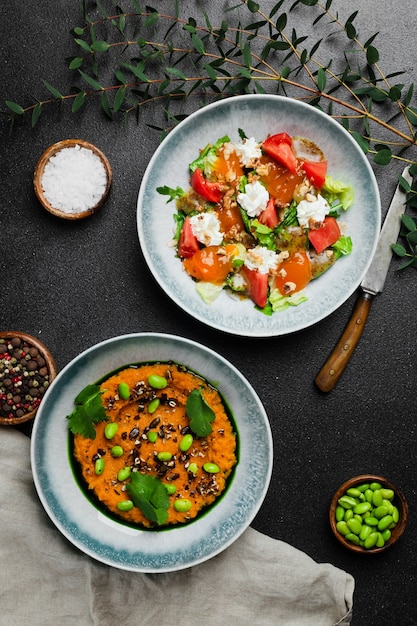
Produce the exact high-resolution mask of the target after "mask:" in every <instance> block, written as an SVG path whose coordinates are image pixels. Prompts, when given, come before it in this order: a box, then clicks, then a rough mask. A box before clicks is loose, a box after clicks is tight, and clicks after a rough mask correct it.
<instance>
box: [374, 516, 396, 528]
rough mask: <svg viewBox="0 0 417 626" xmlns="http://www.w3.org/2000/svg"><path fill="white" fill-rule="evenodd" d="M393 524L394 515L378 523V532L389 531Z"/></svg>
mask: <svg viewBox="0 0 417 626" xmlns="http://www.w3.org/2000/svg"><path fill="white" fill-rule="evenodd" d="M392 522H393V519H392V515H385V517H383V518H381V519H380V520H379V522H378V530H379V531H383V530H387V528H388V527H389V526H391V524H392Z"/></svg>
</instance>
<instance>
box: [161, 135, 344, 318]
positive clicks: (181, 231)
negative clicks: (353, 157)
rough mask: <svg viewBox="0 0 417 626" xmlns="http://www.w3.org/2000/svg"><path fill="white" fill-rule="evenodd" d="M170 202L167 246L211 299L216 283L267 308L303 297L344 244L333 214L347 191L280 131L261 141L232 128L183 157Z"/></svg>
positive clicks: (315, 154) (303, 145) (318, 157)
mask: <svg viewBox="0 0 417 626" xmlns="http://www.w3.org/2000/svg"><path fill="white" fill-rule="evenodd" d="M189 167H190V188H189V189H188V190H183V189H181V188H180V187H177V188H175V189H173V188H170V187H167V186H164V187H159V188H158V190H157V191H158V192H159V193H161V194H163V195H167V196H169V198H168V202H171V201H175V203H176V209H177V211H176V213H175V215H174V220H175V234H174V242H175V247H176V251H177V255H178V257H179V258H180V259H181V261H182V265H183V268H184V270H185V271H186V272H187V273H188V274H189V276H190V278H191V279H192V280H194V281H195V287H196V289H197V292H198V293H199V294H200V296H201V298H202V299H203V300H204V302H206V303H207V304H211V303H212V302H213V301H214V300H215V299H216V298H217V297H218V296H219V294H220V293H221V292H222V291H223V290H224V289H225V290H227V291H228V292H229V293H231V294H235V295H236V296H238V297H240V298H250V299H252V300H253V302H254V303H255V305H256V307H258V308H259V309H261V310H262V311H263V312H264V313H266V314H272V313H274V312H276V311H283V310H285V309H286V308H288V307H290V306H297V305H299V304H301V303H302V302H304V301H306V300H307V296H306V287H307V285H308V284H309V282H310V281H311V280H314V279H316V278H318V277H319V276H320V275H321V274H323V272H325V271H327V270H328V269H329V268H330V267H331V266H332V265H333V264H334V263H335V262H336V261H338V260H339V259H340V258H341V257H343V256H344V255H347V254H349V253H350V252H351V250H352V241H351V239H350V237H349V236H348V235H347V234H345V233H344V232H343V230H344V229H343V224H342V220H341V219H340V216H341V215H342V214H343V212H344V211H346V210H347V209H348V208H349V207H350V206H351V204H352V203H353V197H354V191H353V188H352V187H351V186H349V185H347V184H345V183H344V182H342V181H339V180H335V179H333V178H332V176H331V175H329V174H328V172H327V160H326V157H325V155H324V154H323V152H322V150H321V149H320V147H319V146H317V145H316V144H315V143H313V142H312V141H310V140H309V139H306V138H304V137H291V136H290V135H288V134H287V133H285V132H282V133H278V134H276V135H271V136H268V137H267V138H266V139H264V140H263V141H262V140H261V141H259V140H258V139H257V138H254V137H247V136H246V135H245V134H244V132H243V131H241V130H239V141H238V142H236V143H235V142H232V141H231V140H230V138H229V137H228V136H225V137H222V138H220V139H218V141H216V142H215V143H213V144H209V145H207V146H206V147H205V148H204V149H203V150H202V151H201V152H200V155H199V156H198V158H196V159H195V160H194V161H193V162H192V163H190V166H189Z"/></svg>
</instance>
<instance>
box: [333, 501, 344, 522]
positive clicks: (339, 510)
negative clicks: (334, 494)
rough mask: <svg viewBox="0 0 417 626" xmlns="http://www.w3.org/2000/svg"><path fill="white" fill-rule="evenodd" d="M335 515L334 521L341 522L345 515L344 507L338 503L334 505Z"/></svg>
mask: <svg viewBox="0 0 417 626" xmlns="http://www.w3.org/2000/svg"><path fill="white" fill-rule="evenodd" d="M335 515H336V521H337V522H341V521H342V520H343V519H344V517H345V509H344V508H343V507H342V506H340V505H338V506H337V507H336V513H335Z"/></svg>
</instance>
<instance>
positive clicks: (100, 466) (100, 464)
mask: <svg viewBox="0 0 417 626" xmlns="http://www.w3.org/2000/svg"><path fill="white" fill-rule="evenodd" d="M104 467H105V463H104V459H103V457H100V458H99V459H97V460H96V462H95V463H94V473H95V474H96V475H97V476H101V474H102V473H103V472H104Z"/></svg>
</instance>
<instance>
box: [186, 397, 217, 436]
mask: <svg viewBox="0 0 417 626" xmlns="http://www.w3.org/2000/svg"><path fill="white" fill-rule="evenodd" d="M185 412H186V414H187V417H188V418H189V420H190V428H191V430H192V431H193V433H194V434H196V435H197V437H207V435H209V434H210V433H211V432H212V430H213V429H212V427H211V422H213V420H214V418H215V417H216V416H215V414H214V411H213V409H212V408H211V407H209V405H208V404H207V402H206V401H205V400H204V398H203V394H202V393H201V389H193V390H192V392H191V393H190V395H189V396H188V398H187V404H186V406H185Z"/></svg>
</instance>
